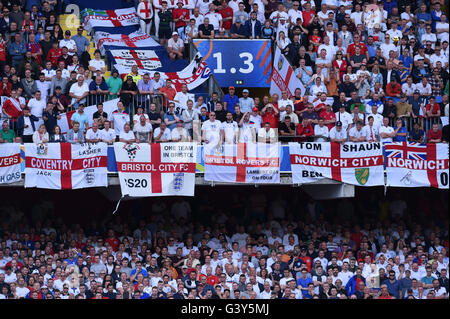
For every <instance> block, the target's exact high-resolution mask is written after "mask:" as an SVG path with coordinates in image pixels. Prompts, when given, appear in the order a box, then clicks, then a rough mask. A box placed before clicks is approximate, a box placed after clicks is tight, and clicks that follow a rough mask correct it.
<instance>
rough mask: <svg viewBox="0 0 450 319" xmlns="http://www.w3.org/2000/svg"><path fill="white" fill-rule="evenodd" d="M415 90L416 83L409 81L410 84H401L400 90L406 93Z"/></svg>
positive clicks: (408, 93) (409, 93)
mask: <svg viewBox="0 0 450 319" xmlns="http://www.w3.org/2000/svg"><path fill="white" fill-rule="evenodd" d="M415 90H416V85H415V84H414V83H411V86H409V84H408V83H403V84H402V92H403V93H405V94H406V95H411V94H413V93H414V91H415Z"/></svg>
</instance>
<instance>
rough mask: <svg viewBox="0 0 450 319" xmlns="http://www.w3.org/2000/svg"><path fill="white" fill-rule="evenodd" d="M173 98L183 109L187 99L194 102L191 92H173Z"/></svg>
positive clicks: (185, 106) (185, 107)
mask: <svg viewBox="0 0 450 319" xmlns="http://www.w3.org/2000/svg"><path fill="white" fill-rule="evenodd" d="M173 100H174V101H178V104H180V106H181V108H182V109H183V110H186V109H187V101H188V100H191V101H192V103H195V95H194V94H192V93H183V92H177V94H175V97H174V98H173Z"/></svg>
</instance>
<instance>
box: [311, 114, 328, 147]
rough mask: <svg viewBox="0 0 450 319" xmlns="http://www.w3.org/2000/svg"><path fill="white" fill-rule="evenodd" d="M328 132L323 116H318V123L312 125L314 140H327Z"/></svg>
mask: <svg viewBox="0 0 450 319" xmlns="http://www.w3.org/2000/svg"><path fill="white" fill-rule="evenodd" d="M329 135H330V133H329V131H328V127H327V126H325V125H324V121H323V118H319V124H318V125H315V126H314V142H327V141H328V137H329Z"/></svg>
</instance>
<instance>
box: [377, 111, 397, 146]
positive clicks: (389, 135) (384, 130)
mask: <svg viewBox="0 0 450 319" xmlns="http://www.w3.org/2000/svg"><path fill="white" fill-rule="evenodd" d="M379 132H380V142H383V143H386V142H392V139H393V138H394V137H395V135H396V134H395V131H394V128H393V127H392V126H389V118H388V117H385V118H383V125H381V126H380V129H379Z"/></svg>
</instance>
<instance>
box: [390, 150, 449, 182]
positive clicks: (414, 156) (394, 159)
mask: <svg viewBox="0 0 450 319" xmlns="http://www.w3.org/2000/svg"><path fill="white" fill-rule="evenodd" d="M384 156H385V160H386V175H387V182H386V186H394V187H395V186H396V187H435V188H445V189H448V144H445V143H438V144H436V143H429V144H419V143H410V142H395V143H385V144H384Z"/></svg>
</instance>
